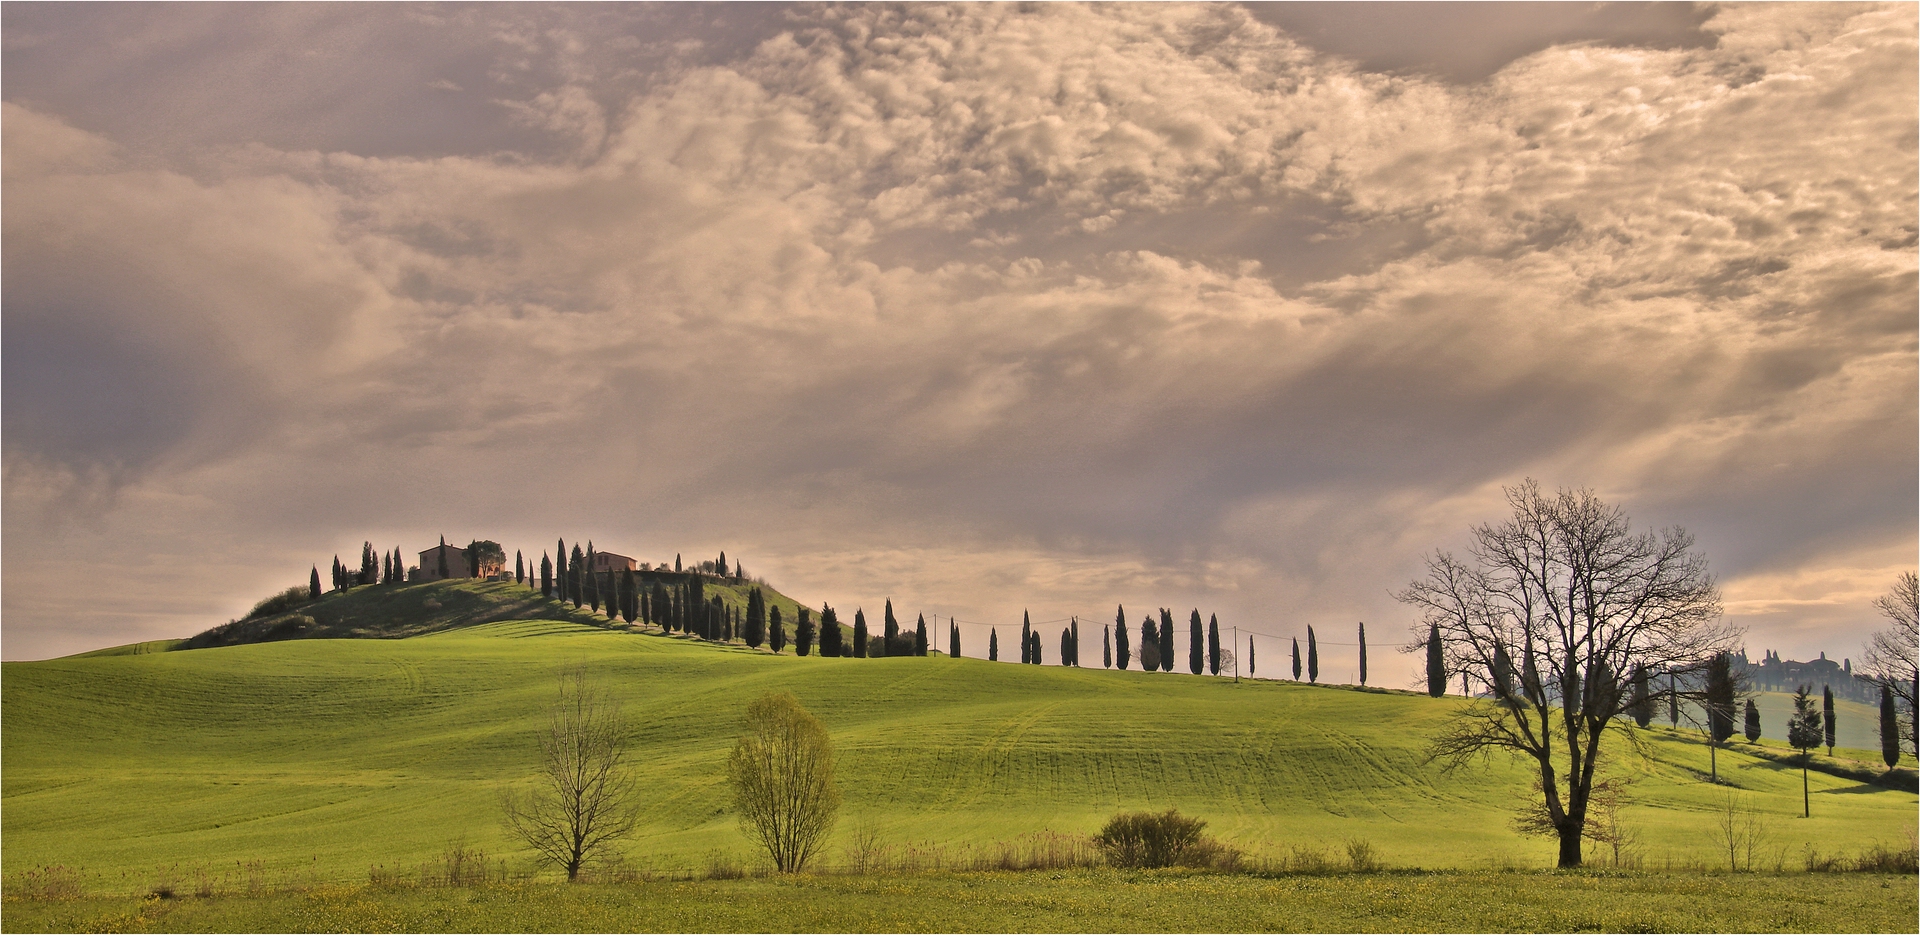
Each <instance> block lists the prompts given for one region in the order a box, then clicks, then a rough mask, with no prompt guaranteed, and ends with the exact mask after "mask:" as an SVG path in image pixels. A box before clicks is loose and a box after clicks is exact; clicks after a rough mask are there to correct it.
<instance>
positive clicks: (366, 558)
mask: <svg viewBox="0 0 1920 935" xmlns="http://www.w3.org/2000/svg"><path fill="white" fill-rule="evenodd" d="M379 574H380V560H379V559H377V558H374V557H373V543H371V542H362V543H360V579H359V583H360V584H372V583H373V582H374V581H375V580H377V578H378V576H379Z"/></svg>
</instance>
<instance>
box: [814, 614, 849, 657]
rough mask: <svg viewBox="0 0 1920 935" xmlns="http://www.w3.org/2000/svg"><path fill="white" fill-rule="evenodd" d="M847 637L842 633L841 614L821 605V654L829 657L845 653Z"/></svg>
mask: <svg viewBox="0 0 1920 935" xmlns="http://www.w3.org/2000/svg"><path fill="white" fill-rule="evenodd" d="M845 650H846V638H845V637H844V636H842V635H841V633H840V615H839V614H837V613H835V612H834V610H833V608H831V607H828V606H827V605H825V604H821V605H820V655H822V656H827V657H829V658H831V657H834V656H842V655H845V654H846V653H845Z"/></svg>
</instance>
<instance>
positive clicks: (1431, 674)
mask: <svg viewBox="0 0 1920 935" xmlns="http://www.w3.org/2000/svg"><path fill="white" fill-rule="evenodd" d="M1446 693H1447V655H1446V647H1445V646H1442V645H1441V643H1440V625H1439V624H1437V623H1436V624H1433V625H1432V626H1431V627H1429V628H1428V629H1427V694H1429V695H1431V696H1433V697H1435V698H1438V697H1440V696H1441V695H1444V694H1446Z"/></svg>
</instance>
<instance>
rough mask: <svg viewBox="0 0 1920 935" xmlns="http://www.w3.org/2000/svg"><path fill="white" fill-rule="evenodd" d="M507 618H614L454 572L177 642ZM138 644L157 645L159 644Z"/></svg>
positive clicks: (427, 627) (735, 602) (777, 601)
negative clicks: (443, 577)
mask: <svg viewBox="0 0 1920 935" xmlns="http://www.w3.org/2000/svg"><path fill="white" fill-rule="evenodd" d="M656 577H661V578H663V579H678V578H679V577H680V576H679V575H675V574H672V573H666V574H664V575H660V574H659V573H654V572H644V573H641V575H640V578H641V586H642V587H647V586H650V585H651V584H652V582H653V581H654V580H655V578H656ZM704 583H705V588H706V595H707V597H708V598H709V599H711V598H713V597H715V596H718V597H719V598H720V601H721V603H722V604H723V605H725V606H727V607H729V608H733V609H738V610H744V609H745V607H746V606H747V591H748V590H749V589H750V588H751V587H752V585H749V584H747V583H745V582H738V581H732V580H730V579H723V578H706V579H705V582H704ZM762 592H763V594H765V595H766V598H767V600H768V603H769V606H770V607H771V606H776V605H777V606H779V607H780V608H781V614H782V615H783V616H784V617H785V618H786V619H787V620H792V619H794V618H795V612H796V610H797V605H796V603H795V601H794V600H793V598H790V597H787V596H786V595H784V594H781V593H780V592H778V591H775V590H773V589H772V588H769V587H765V586H762ZM502 620H563V621H570V622H574V623H582V624H587V625H590V626H606V625H608V624H609V623H610V621H609V620H608V619H607V617H606V616H605V615H604V614H595V613H593V612H592V611H591V610H589V609H588V608H586V607H578V608H576V607H574V606H573V605H572V604H570V603H567V602H565V601H559V600H554V599H552V598H548V597H543V596H542V595H541V594H540V590H539V588H537V587H530V586H528V585H524V584H515V583H513V582H511V581H482V580H479V579H469V578H454V579H447V580H441V581H425V582H413V583H408V584H370V585H359V586H356V587H352V588H348V589H346V590H344V591H330V592H327V593H325V594H322V595H321V596H320V599H319V600H317V601H312V602H310V603H306V604H302V605H300V606H298V607H294V608H291V609H288V610H286V611H284V612H281V613H277V614H267V615H264V616H260V617H253V618H250V619H246V620H235V621H231V622H229V623H224V624H221V625H220V626H217V627H214V628H212V629H210V630H207V631H205V632H203V633H199V634H196V635H195V636H193V637H192V638H190V639H187V640H185V641H182V642H180V643H179V644H178V645H176V646H173V647H171V648H173V649H204V648H207V647H210V646H234V645H239V644H243V643H268V642H274V641H278V640H290V639H355V638H358V639H395V638H400V637H408V636H418V635H420V634H423V633H434V632H437V631H440V630H451V629H456V628H459V627H469V626H474V625H476V624H482V623H495V622H498V621H502ZM789 632H791V631H789ZM132 645H133V646H148V647H151V646H154V645H155V644H153V643H138V644H132ZM131 651H132V650H131V649H129V648H128V647H114V648H113V649H110V650H99V651H96V652H99V653H118V652H131ZM142 651H146V652H151V651H154V650H152V649H147V650H142ZM88 655H92V654H88Z"/></svg>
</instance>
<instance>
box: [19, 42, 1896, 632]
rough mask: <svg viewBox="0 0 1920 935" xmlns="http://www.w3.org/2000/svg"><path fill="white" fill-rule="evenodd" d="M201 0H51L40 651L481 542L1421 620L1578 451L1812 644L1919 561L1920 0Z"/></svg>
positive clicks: (42, 183)
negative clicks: (1374, 2)
mask: <svg viewBox="0 0 1920 935" xmlns="http://www.w3.org/2000/svg"><path fill="white" fill-rule="evenodd" d="M202 13H204V11H200V10H197V9H196V8H191V7H189V8H152V7H147V8H138V7H136V8H121V9H115V10H111V11H105V12H100V11H80V10H74V9H71V8H59V9H54V10H26V11H24V12H23V11H22V10H21V8H9V9H8V11H7V12H6V18H7V23H6V26H7V33H8V37H7V40H8V42H9V43H10V46H9V50H8V64H7V66H6V67H7V74H6V78H7V85H8V88H9V92H8V96H7V99H6V103H5V104H4V107H5V110H4V114H3V115H0V119H4V124H5V130H6V133H5V142H4V171H5V177H4V187H5V192H6V195H7V202H8V203H7V209H8V210H7V211H6V213H5V218H4V223H5V228H4V238H5V247H6V249H5V271H4V272H5V286H4V290H5V295H4V298H5V319H4V326H5V334H4V352H5V367H4V379H5V386H4V390H5V395H4V405H5V413H4V416H5V434H4V441H5V450H4V457H5V486H4V493H5V509H6V517H7V523H6V527H7V528H6V532H7V535H6V537H5V560H6V572H5V584H6V588H5V632H4V638H5V646H4V652H5V654H6V656H7V657H8V658H32V657H38V656H44V655H49V654H53V653H59V652H68V651H76V650H80V649H85V648H92V647H96V646H100V645H107V644H112V643H118V642H126V641H130V640H134V639H141V638H155V637H160V636H180V635H186V634H188V633H190V632H194V631H197V630H198V629H201V628H203V627H205V626H208V625H212V624H214V623H217V622H219V621H220V620H224V619H226V618H227V617H229V616H232V615H234V614H236V613H238V612H241V611H243V610H244V609H245V608H246V606H248V605H249V604H250V603H251V601H252V600H253V599H256V598H258V597H259V596H261V595H263V594H265V593H267V592H268V591H270V590H273V589H276V588H279V587H283V586H285V585H286V584H288V583H292V582H294V581H296V580H304V578H305V574H306V573H305V572H304V571H301V570H300V569H299V568H298V566H299V565H301V564H311V563H313V562H316V561H317V562H318V563H320V564H325V563H326V562H327V560H328V559H329V558H330V557H331V555H332V554H333V553H334V552H340V553H342V554H348V555H350V554H352V553H353V552H354V550H356V549H357V548H358V545H359V543H360V541H361V540H362V539H371V540H372V541H373V542H374V543H375V544H376V546H378V547H380V548H391V547H392V546H393V545H399V546H401V547H403V548H404V549H406V550H407V551H409V552H411V551H414V550H416V549H419V548H424V547H426V546H427V545H430V544H431V543H432V542H433V541H434V539H435V538H436V537H437V536H439V535H441V534H445V535H447V536H448V538H449V541H453V540H460V541H464V539H465V538H467V537H490V538H495V539H498V540H500V541H502V542H503V543H505V544H506V545H507V546H508V548H509V549H510V550H511V549H515V548H520V549H527V550H531V551H533V552H535V553H536V554H537V552H538V550H539V549H541V548H543V547H549V546H550V544H551V543H552V541H553V539H554V538H555V537H556V536H566V537H567V538H568V540H569V541H572V540H573V539H575V538H587V537H592V538H593V539H595V540H596V541H597V542H598V543H599V544H601V545H603V546H605V547H607V548H611V549H615V550H618V551H628V552H632V553H633V554H636V555H637V556H638V557H640V558H642V559H643V560H659V559H662V558H668V559H670V558H671V556H672V554H673V553H675V552H683V553H686V554H688V555H690V556H691V555H696V554H697V555H702V556H704V555H706V554H708V553H709V552H713V551H718V550H719V549H721V548H725V549H727V551H728V552H729V554H730V555H735V556H739V557H741V558H742V559H744V560H745V561H746V562H747V563H748V567H749V569H750V570H751V571H753V572H755V573H757V574H766V575H768V576H769V577H770V578H772V579H773V580H774V581H775V583H776V584H778V585H779V586H780V587H782V589H783V590H786V591H787V592H788V593H792V594H794V595H796V596H798V597H800V598H802V599H803V600H810V601H814V602H818V601H820V600H827V601H830V602H832V603H833V604H835V605H836V606H846V605H856V606H858V605H865V606H873V605H877V604H879V603H880V602H881V601H882V600H883V599H885V598H886V597H888V596H891V597H892V598H893V599H894V601H895V604H896V606H897V607H900V608H901V609H902V610H903V611H905V612H908V613H910V614H911V613H917V612H921V611H924V612H927V613H929V614H932V613H938V614H940V615H942V616H945V615H949V614H954V615H958V616H959V617H960V618H961V619H962V620H963V621H971V622H975V623H978V624H990V623H1001V624H1009V625H1016V626H1017V624H1018V620H1019V614H1020V611H1021V610H1022V609H1023V608H1031V609H1032V610H1033V611H1034V616H1035V618H1036V619H1053V618H1059V617H1066V616H1068V615H1070V614H1078V615H1080V616H1082V617H1083V618H1085V619H1086V620H1089V621H1107V620H1111V619H1112V616H1113V609H1112V608H1113V605H1115V604H1117V603H1125V604H1126V605H1127V607H1128V608H1129V611H1128V613H1129V616H1130V617H1132V618H1134V621H1135V622H1136V623H1137V620H1138V617H1139V616H1140V615H1141V614H1142V613H1143V612H1147V611H1150V610H1152V609H1153V608H1155V607H1158V606H1174V607H1181V608H1185V607H1188V606H1199V607H1202V608H1203V609H1205V610H1207V611H1209V612H1217V613H1219V614H1220V615H1221V617H1222V621H1223V623H1225V622H1234V623H1238V624H1239V625H1241V626H1243V627H1246V628H1249V629H1252V630H1255V631H1259V632H1262V633H1270V634H1274V635H1276V636H1284V635H1289V634H1294V633H1300V634H1304V630H1305V627H1306V626H1308V625H1313V626H1315V627H1316V628H1317V629H1319V630H1320V631H1321V632H1322V633H1328V632H1337V633H1341V634H1344V633H1346V632H1349V630H1350V628H1351V627H1352V625H1353V623H1354V622H1355V621H1358V620H1366V621H1368V622H1369V624H1370V627H1369V629H1370V630H1371V631H1372V632H1373V634H1374V636H1373V638H1374V640H1375V641H1376V642H1381V641H1393V640H1398V639H1399V638H1400V635H1401V632H1402V629H1403V627H1404V626H1405V625H1406V624H1407V623H1408V622H1409V619H1408V614H1407V612H1406V611H1405V610H1404V609H1402V608H1399V607H1398V606H1396V605H1394V604H1393V602H1392V601H1391V600H1390V598H1388V596H1387V592H1388V591H1390V590H1391V589H1394V588H1396V587H1398V586H1400V585H1402V584H1404V582H1405V581H1406V579H1407V578H1408V577H1409V576H1410V575H1411V574H1413V573H1414V572H1415V571H1416V570H1417V568H1418V563H1419V559H1420V556H1421V554H1422V553H1423V552H1425V551H1427V550H1429V549H1432V548H1435V547H1442V546H1454V545H1457V544H1458V543H1459V542H1460V540H1461V539H1462V538H1463V537H1464V533H1465V530H1466V528H1467V526H1468V525H1469V524H1471V523H1473V522H1477V521H1482V520H1486V519H1490V518H1494V517H1495V516H1496V515H1497V514H1498V511H1499V509H1500V507H1499V502H1500V500H1499V488H1500V486H1501V485H1502V484H1510V483H1514V482H1516V481H1518V480H1520V479H1521V478H1523V477H1527V476H1533V477H1536V478H1539V479H1540V480H1541V481H1542V482H1543V483H1545V484H1547V485H1549V486H1552V485H1568V486H1574V485H1583V486H1591V487H1594V488H1596V489H1597V490H1599V491H1600V492H1601V493H1602V495H1603V496H1606V497H1608V498H1610V499H1613V500H1617V501H1619V502H1621V503H1623V504H1624V505H1625V506H1627V508H1628V509H1629V511H1630V512H1632V513H1633V515H1634V516H1635V518H1636V519H1637V520H1638V521H1639V522H1640V523H1642V524H1645V525H1662V526H1664V525H1669V524H1681V525H1685V526H1687V527H1688V528H1689V529H1692V530H1693V531H1695V532H1696V533H1697V534H1699V536H1700V540H1701V544H1702V547H1703V548H1704V550H1705V551H1706V553H1707V554H1708V556H1709V558H1710V559H1711V560H1712V561H1713V563H1714V566H1715V568H1716V570H1717V571H1718V572H1719V574H1720V575H1721V577H1722V580H1723V581H1724V583H1725V585H1726V592H1727V598H1728V610H1729V613H1730V614H1732V615H1733V616H1734V617H1735V618H1736V620H1737V621H1738V622H1742V623H1744V624H1746V625H1747V626H1748V627H1749V629H1750V632H1751V637H1750V642H1751V643H1752V644H1753V646H1754V648H1755V650H1756V651H1757V650H1758V649H1759V648H1761V647H1763V646H1764V647H1769V648H1777V649H1781V650H1783V651H1785V652H1787V653H1788V654H1789V655H1794V654H1796V653H1799V654H1804V655H1811V653H1812V652H1814V651H1818V650H1823V649H1824V650H1827V651H1828V652H1829V653H1830V654H1832V655H1836V656H1839V655H1850V654H1852V651H1853V646H1854V644H1855V643H1857V642H1858V641H1859V640H1860V639H1861V637H1862V635H1863V634H1864V633H1865V632H1866V631H1867V630H1870V629H1872V628H1873V627H1874V625H1875V624H1874V618H1873V614H1872V611H1871V608H1870V607H1869V606H1868V605H1867V600H1868V599H1869V598H1871V596H1873V595H1874V594H1876V593H1878V592H1879V591H1880V590H1883V589H1884V587H1885V586H1886V585H1887V583H1889V582H1891V580H1892V578H1893V576H1894V574H1895V573H1896V572H1897V571H1898V570H1900V569H1902V568H1909V567H1912V565H1913V563H1914V552H1915V542H1916V540H1915V515H1916V509H1917V505H1916V495H1915V489H1916V481H1915V478H1916V474H1917V473H1920V466H1917V465H1916V411H1915V410H1916V406H1915V399H1916V391H1917V387H1916V321H1915V307H1916V288H1915V285H1916V279H1915V276H1916V247H1915V222H1914V218H1915V216H1916V191H1915V175H1916V171H1915V166H1916V162H1915V155H1914V146H1913V140H1914V138H1915V135H1916V127H1915V117H1914V114H1915V113H1916V109H1917V108H1916V101H1915V92H1914V88H1915V85H1916V43H1915V38H1916V23H1915V13H1914V10H1913V8H1912V7H1910V6H1907V7H1876V6H1840V5H1825V4H1823V5H1791V6H1755V7H1742V6H1730V7H1719V8H1716V9H1715V10H1714V11H1712V12H1711V16H1710V17H1707V16H1706V14H1705V13H1702V14H1701V15H1700V16H1696V17H1693V18H1691V19H1687V20H1686V21H1685V22H1684V23H1683V24H1682V25H1683V26H1684V28H1685V29H1686V30H1690V31H1692V32H1689V33H1688V35H1691V36H1694V37H1696V38H1694V39H1688V40H1687V41H1678V40H1676V41H1673V42H1657V41H1652V40H1648V41H1644V42H1641V41H1639V40H1637V39H1634V38H1633V37H1631V36H1629V37H1627V38H1624V39H1623V38H1619V37H1612V38H1607V37H1597V38H1598V39H1605V40H1606V41H1566V40H1562V39H1558V38H1556V39H1554V40H1553V41H1554V42H1557V43H1559V44H1552V43H1547V44H1545V45H1544V46H1543V47H1540V48H1539V49H1538V50H1537V51H1531V52H1528V53H1527V54H1524V55H1521V56H1520V57H1518V58H1515V59H1513V60H1511V61H1506V62H1505V63H1504V64H1502V65H1501V66H1500V67H1498V68H1497V70H1491V71H1490V73H1487V74H1485V75H1484V77H1479V76H1476V77H1472V78H1471V79H1468V78H1462V77H1461V76H1460V75H1459V74H1452V75H1449V74H1446V73H1445V69H1437V70H1434V72H1437V73H1439V77H1429V76H1428V74H1429V73H1434V72H1429V73H1421V72H1419V71H1417V70H1415V71H1408V70H1405V69H1400V70H1384V71H1376V70H1371V69H1372V68H1374V67H1377V66H1375V65H1373V64H1370V63H1369V62H1368V61H1367V60H1366V59H1365V57H1364V56H1361V57H1359V58H1358V59H1356V58H1355V57H1354V56H1352V55H1351V54H1350V53H1348V52H1346V51H1345V50H1340V49H1335V50H1332V52H1331V53H1330V52H1329V51H1328V50H1323V49H1319V48H1316V47H1314V46H1313V45H1311V44H1309V39H1310V38H1311V36H1310V35H1306V34H1305V33H1306V31H1305V30H1304V29H1303V31H1302V32H1301V33H1289V32H1287V31H1285V30H1284V28H1277V27H1276V26H1274V25H1270V24H1269V23H1267V22H1265V21H1263V18H1262V17H1260V16H1256V15H1254V14H1251V13H1249V12H1248V11H1246V10H1245V9H1242V8H1240V7H1233V6H1189V5H1145V6H1125V5H1123V6H1117V7H1098V8H1095V7H1079V6H1056V5H1046V6H1041V7H1038V8H1033V9H1027V8H1020V7H1014V6H1006V5H981V6H962V7H934V6H913V7H909V8H906V9H890V8H878V7H854V8H816V7H793V8H774V9H762V10H757V11H754V12H753V13H752V14H751V15H749V14H747V13H746V12H745V11H744V10H740V9H734V8H722V9H718V10H712V9H708V8H669V9H667V10H664V11H663V10H657V9H653V8H638V9H624V8H623V9H620V10H609V9H606V8H594V7H587V8H581V7H568V6H558V7H479V8H439V7H428V8H423V9H409V10H405V11H402V10H399V9H397V8H372V9H366V8H357V7H319V8H307V7H294V8H283V7H261V8H243V9H241V10H238V11H236V15H234V16H230V17H229V16H221V17H217V18H202ZM1582 15H1585V14H1582ZM727 17H731V18H732V19H727ZM1267 18H1271V17H1267ZM1683 19H1684V18H1683ZM1283 26H1284V24H1283ZM1697 37H1705V38H1704V39H1699V38H1697ZM396 44H399V45H396ZM400 46H404V49H401V48H400ZM73 47H85V48H92V47H99V48H103V49H119V50H120V51H119V52H118V53H117V54H116V55H115V56H113V57H111V59H110V60H109V57H107V56H106V54H105V53H104V52H102V53H101V54H100V55H97V56H92V57H88V56H84V55H65V54H60V53H62V52H63V50H67V49H69V48H73ZM400 51H404V52H406V53H407V54H397V53H398V52H400ZM1336 53H1337V54H1336ZM130 70H131V72H132V73H129V72H130ZM1481 70H1482V71H1487V69H1481ZM276 74H277V75H279V76H280V78H279V80H278V81H276V80H274V76H275V75H276ZM129 83H131V84H133V85H135V86H137V87H140V88H143V89H147V90H141V91H135V92H133V93H132V94H131V95H130V96H131V97H133V98H134V99H135V100H133V101H132V102H127V101H123V100H109V99H108V98H109V95H107V94H106V93H105V90H104V89H106V88H108V87H111V86H116V85H118V86H126V85H127V84H129ZM103 577H104V580H106V581H109V582H111V585H110V586H108V587H104V588H103V587H99V586H98V585H97V583H96V582H99V581H101V580H102V579H103ZM979 633H980V635H979V639H978V640H977V641H976V642H984V630H981V631H979ZM1261 648H1262V649H1263V650H1265V651H1266V652H1268V653H1278V652H1279V651H1280V650H1279V648H1278V644H1275V645H1274V646H1271V647H1269V646H1267V645H1266V644H1262V647H1261ZM1268 658H1270V659H1274V660H1278V659H1279V658H1280V657H1279V656H1278V655H1271V656H1269V657H1268ZM1329 668H1330V669H1337V666H1335V665H1333V664H1332V663H1331V662H1330V664H1329ZM1375 668H1379V664H1378V663H1376V665H1375Z"/></svg>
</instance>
